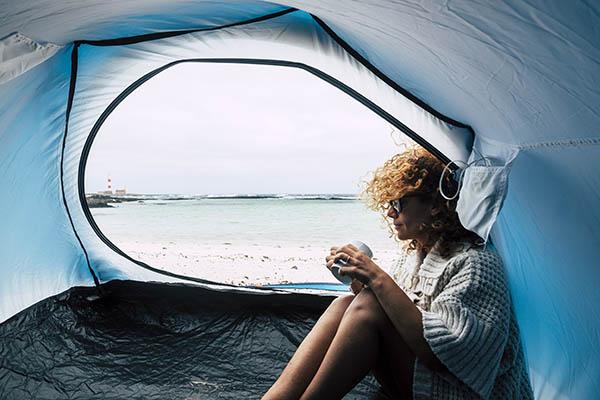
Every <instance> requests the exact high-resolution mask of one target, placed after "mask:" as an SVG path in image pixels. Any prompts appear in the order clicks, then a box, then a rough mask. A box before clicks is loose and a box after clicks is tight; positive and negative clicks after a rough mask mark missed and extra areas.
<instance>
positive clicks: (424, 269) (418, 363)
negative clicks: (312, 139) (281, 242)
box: [263, 148, 533, 399]
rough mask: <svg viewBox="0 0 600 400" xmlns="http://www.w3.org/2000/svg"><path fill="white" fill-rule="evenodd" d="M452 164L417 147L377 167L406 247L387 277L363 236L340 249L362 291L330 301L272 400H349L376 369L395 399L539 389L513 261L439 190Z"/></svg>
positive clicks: (374, 184) (380, 206) (451, 185)
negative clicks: (512, 282)
mask: <svg viewBox="0 0 600 400" xmlns="http://www.w3.org/2000/svg"><path fill="white" fill-rule="evenodd" d="M443 169H444V165H443V164H442V163H441V162H439V161H438V160H437V159H436V158H435V157H433V156H432V155H430V154H429V153H428V152H427V151H425V150H424V149H422V148H413V149H409V150H407V151H406V152H404V153H402V154H397V155H396V156H394V157H392V158H391V159H390V160H388V161H387V162H386V163H385V164H384V165H383V166H382V167H380V168H379V169H377V170H376V171H375V172H374V174H373V178H372V179H371V180H370V181H369V182H368V183H367V187H366V190H365V193H364V194H365V198H366V200H367V204H368V205H369V207H370V208H372V209H374V210H379V211H381V212H382V213H383V214H384V216H385V215H387V217H389V221H388V222H390V228H391V226H392V225H393V231H395V236H396V238H397V239H399V240H401V241H405V243H406V246H405V252H404V253H403V255H402V257H401V259H400V261H399V262H398V264H397V266H396V268H395V269H394V270H393V271H392V273H391V275H388V274H387V273H386V272H385V271H383V270H382V269H381V268H380V267H379V266H378V265H376V264H375V263H374V262H373V261H372V260H371V259H370V258H369V257H367V256H366V254H364V253H363V252H362V251H359V250H358V249H357V248H356V247H354V246H352V245H345V246H342V247H333V248H332V249H331V254H330V255H329V256H327V257H326V265H327V267H328V268H331V266H332V264H333V263H334V262H335V261H337V260H343V261H346V262H347V263H348V264H349V266H347V267H343V268H341V270H340V272H341V273H342V274H348V275H350V276H352V278H353V279H354V281H353V284H352V290H353V292H354V295H349V296H344V297H340V298H338V299H336V300H334V301H333V302H332V303H331V305H330V306H329V308H328V309H327V310H326V311H325V313H324V314H323V315H322V316H321V318H320V319H319V321H317V323H316V324H315V326H314V327H313V329H312V331H311V332H310V333H309V334H308V336H307V337H306V338H305V339H304V341H303V342H302V343H301V345H300V346H299V347H298V350H297V351H296V353H295V354H294V356H293V357H292V359H291V361H290V362H289V364H288V365H287V367H286V368H285V369H284V371H283V373H282V374H281V376H280V377H279V379H278V380H277V381H276V382H275V384H274V385H273V386H272V387H271V389H270V390H269V391H268V392H267V394H266V395H265V396H264V398H263V399H338V398H342V397H343V396H344V394H346V393H347V392H349V391H350V390H351V389H352V388H353V387H354V386H355V385H356V384H357V383H358V382H360V381H361V380H362V379H363V377H364V376H366V375H367V374H368V373H369V372H372V373H373V374H374V375H375V377H376V378H377V380H378V381H379V382H380V383H381V385H382V387H383V390H384V391H385V392H386V393H388V394H389V395H390V396H391V397H393V398H401V399H404V398H415V399H428V398H434V399H435V398H461V399H463V398H464V399H479V398H497V399H512V398H515V399H517V398H518V399H528V398H533V396H532V392H531V386H530V383H529V378H528V375H527V369H526V365H525V361H524V357H523V351H522V348H521V343H520V340H519V331H518V327H517V324H516V320H515V316H514V312H513V311H512V305H511V300H510V294H509V291H508V286H507V282H506V277H505V275H504V268H503V266H502V262H501V260H500V257H499V256H498V254H497V253H496V251H494V250H493V249H492V248H490V246H487V247H484V246H481V245H479V244H478V242H479V238H478V237H477V236H476V235H475V234H473V233H472V232H469V231H467V230H466V229H464V228H463V227H462V226H461V224H460V222H459V220H458V216H457V214H456V212H455V211H454V210H455V207H456V200H453V201H446V200H444V198H443V197H442V196H441V195H440V193H439V183H440V176H441V175H442V172H443ZM442 184H443V185H444V187H443V189H444V191H445V192H447V193H452V191H455V190H456V189H457V188H456V183H455V182H454V181H453V180H452V179H451V178H449V177H447V176H446V177H445V180H444V181H443V182H442Z"/></svg>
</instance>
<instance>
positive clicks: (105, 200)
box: [85, 194, 140, 208]
mask: <svg viewBox="0 0 600 400" xmlns="http://www.w3.org/2000/svg"><path fill="white" fill-rule="evenodd" d="M85 199H86V201H87V205H88V207H89V208H110V207H113V206H112V205H111V203H122V202H125V201H138V200H140V199H138V198H131V197H121V196H110V195H106V194H87V195H86V196H85Z"/></svg>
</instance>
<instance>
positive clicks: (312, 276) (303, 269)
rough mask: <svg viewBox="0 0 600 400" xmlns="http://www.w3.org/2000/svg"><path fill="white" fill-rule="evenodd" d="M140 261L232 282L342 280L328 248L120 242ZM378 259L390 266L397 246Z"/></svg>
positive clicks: (197, 275)
mask: <svg viewBox="0 0 600 400" xmlns="http://www.w3.org/2000/svg"><path fill="white" fill-rule="evenodd" d="M117 245H118V246H119V247H120V248H121V250H123V251H124V252H125V253H127V254H129V255H130V256H131V257H133V258H134V259H136V260H139V261H143V262H144V263H146V264H148V265H150V266H152V267H155V268H159V269H163V270H167V271H171V272H175V273H178V274H182V275H186V276H192V277H197V278H202V279H208V280H211V281H217V282H222V283H228V284H233V285H260V284H281V283H302V282H332V283H336V282H337V280H336V279H335V278H334V277H333V275H331V272H329V270H328V269H327V268H326V267H325V256H326V255H327V254H329V247H323V246H315V245H309V244H307V245H298V246H291V245H287V246H283V245H282V246H280V245H265V244H258V243H256V244H253V243H250V244H247V243H244V244H241V243H239V244H238V243H235V242H234V243H228V242H227V243H220V244H190V243H175V242H169V243H167V244H165V243H160V244H159V243H140V242H124V243H118V244H117ZM373 250H374V252H375V254H374V257H373V259H374V261H375V262H376V263H377V264H378V265H380V266H381V267H382V268H383V269H384V270H386V271H387V270H389V268H390V267H391V265H392V263H393V261H394V260H395V259H396V257H397V256H396V254H397V253H396V251H394V250H393V249H388V250H380V251H377V249H373Z"/></svg>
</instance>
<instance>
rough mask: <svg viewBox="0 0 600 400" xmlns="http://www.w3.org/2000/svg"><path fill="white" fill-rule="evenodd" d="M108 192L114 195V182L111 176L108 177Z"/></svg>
mask: <svg viewBox="0 0 600 400" xmlns="http://www.w3.org/2000/svg"><path fill="white" fill-rule="evenodd" d="M106 191H107V192H109V193H112V180H111V179H110V176H109V177H108V187H107V189H106Z"/></svg>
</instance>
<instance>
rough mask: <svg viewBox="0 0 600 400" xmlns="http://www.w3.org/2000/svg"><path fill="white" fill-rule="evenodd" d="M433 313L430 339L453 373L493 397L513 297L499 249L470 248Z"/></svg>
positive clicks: (427, 322)
mask: <svg viewBox="0 0 600 400" xmlns="http://www.w3.org/2000/svg"><path fill="white" fill-rule="evenodd" d="M454 268H455V269H456V271H455V272H454V275H453V276H452V277H451V278H450V280H449V281H448V283H447V284H446V285H445V287H444V288H443V290H442V291H441V292H440V294H439V295H438V296H437V297H436V298H435V299H434V300H433V302H432V303H431V308H430V311H422V314H423V330H424V337H425V340H426V341H427V342H428V343H429V346H430V347H431V349H432V351H433V352H434V354H435V355H436V356H437V357H438V359H439V360H440V361H441V362H442V363H443V364H444V365H445V366H446V367H447V368H448V370H449V371H450V373H452V375H454V376H455V377H456V378H458V379H459V380H460V381H462V382H463V383H465V384H466V385H467V386H468V387H469V388H471V389H472V390H473V391H474V392H475V393H477V394H478V395H480V396H481V397H483V398H488V397H489V396H490V393H491V391H492V387H493V385H494V380H495V378H496V375H497V373H498V369H499V366H500V360H501V358H502V354H503V351H504V346H505V344H506V340H507V337H508V325H509V318H510V295H509V293H508V287H507V284H506V279H505V276H504V270H503V266H502V263H501V261H500V257H499V256H498V254H497V253H496V252H486V251H474V252H469V255H468V257H466V258H465V259H464V262H462V263H461V265H455V266H454Z"/></svg>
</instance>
